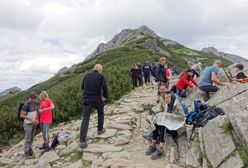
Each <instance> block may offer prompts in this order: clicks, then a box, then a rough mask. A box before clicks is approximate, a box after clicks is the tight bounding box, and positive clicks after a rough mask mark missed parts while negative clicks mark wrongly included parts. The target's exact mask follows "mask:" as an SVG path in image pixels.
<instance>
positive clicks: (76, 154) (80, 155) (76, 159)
mask: <svg viewBox="0 0 248 168" xmlns="http://www.w3.org/2000/svg"><path fill="white" fill-rule="evenodd" d="M82 157H83V152H81V151H78V152H76V153H75V154H74V155H73V157H72V158H71V160H70V162H72V163H74V162H76V161H78V160H80V159H82Z"/></svg>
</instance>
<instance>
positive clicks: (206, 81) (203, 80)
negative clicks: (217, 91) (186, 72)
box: [199, 66, 219, 86]
mask: <svg viewBox="0 0 248 168" xmlns="http://www.w3.org/2000/svg"><path fill="white" fill-rule="evenodd" d="M213 72H214V73H216V75H218V74H219V68H218V67H216V66H210V67H207V68H206V69H205V70H204V71H203V72H202V75H201V77H200V82H199V86H209V85H213V81H212V73H213Z"/></svg>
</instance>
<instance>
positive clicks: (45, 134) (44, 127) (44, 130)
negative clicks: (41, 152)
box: [40, 123, 50, 147]
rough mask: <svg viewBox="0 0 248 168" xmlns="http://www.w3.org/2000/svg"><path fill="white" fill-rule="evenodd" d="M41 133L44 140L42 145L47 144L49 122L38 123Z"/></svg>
mask: <svg viewBox="0 0 248 168" xmlns="http://www.w3.org/2000/svg"><path fill="white" fill-rule="evenodd" d="M40 127H41V131H42V135H43V140H44V147H48V146H49V127H50V124H46V123H41V124H40Z"/></svg>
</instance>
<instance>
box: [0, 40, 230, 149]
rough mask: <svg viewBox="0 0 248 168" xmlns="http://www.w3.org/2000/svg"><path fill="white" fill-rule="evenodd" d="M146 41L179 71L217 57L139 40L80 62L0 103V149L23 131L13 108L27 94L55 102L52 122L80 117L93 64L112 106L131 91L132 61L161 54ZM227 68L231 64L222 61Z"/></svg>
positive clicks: (153, 59) (156, 57) (210, 62)
mask: <svg viewBox="0 0 248 168" xmlns="http://www.w3.org/2000/svg"><path fill="white" fill-rule="evenodd" d="M148 40H153V41H155V42H156V44H157V46H159V47H160V48H162V49H163V50H166V51H167V52H168V53H169V54H170V56H169V57H168V56H167V62H168V63H169V64H172V65H176V66H178V67H179V69H184V68H186V67H187V66H188V62H187V61H186V60H185V58H186V59H191V60H196V59H202V60H201V62H203V65H204V66H207V65H210V64H212V62H213V60H214V59H216V58H217V57H216V56H214V55H211V54H207V53H203V52H200V51H195V50H191V49H189V48H187V47H184V46H182V45H180V44H175V45H165V44H164V43H163V42H164V41H163V40H162V39H160V38H154V37H145V38H142V39H138V40H137V39H132V40H131V41H129V42H127V43H126V45H124V46H122V47H120V48H116V49H113V50H110V51H107V52H104V53H101V54H99V55H97V56H95V57H94V58H91V59H89V60H87V61H85V62H82V63H79V64H78V65H77V67H76V69H75V70H73V71H69V72H68V73H67V76H65V77H58V76H55V77H52V78H51V79H49V80H47V81H45V82H42V83H39V84H37V85H35V86H33V87H31V88H30V89H28V90H26V91H23V92H21V93H19V94H17V95H15V96H13V97H11V98H9V99H6V100H4V101H2V102H0V146H1V145H5V144H8V143H9V140H10V139H11V138H13V137H14V138H17V137H18V135H22V134H20V133H21V132H22V130H23V128H22V125H21V123H19V122H17V120H16V109H17V107H18V104H19V101H20V100H25V98H26V96H27V94H28V92H30V91H36V92H37V93H40V92H41V91H42V90H46V91H47V92H48V94H49V95H50V97H51V99H52V100H53V101H54V104H55V106H56V109H55V110H54V123H59V122H62V121H68V120H70V119H72V118H75V117H80V116H81V114H82V91H81V89H80V83H81V79H82V78H83V76H84V74H85V73H86V72H87V71H90V70H92V68H93V66H94V65H95V64H96V63H100V64H102V65H103V66H104V75H105V76H106V78H107V83H108V86H109V93H110V97H109V99H108V100H107V103H113V102H114V101H115V100H118V99H119V98H120V97H121V96H123V95H125V94H126V93H128V92H129V91H130V90H131V79H130V75H129V71H130V67H131V65H132V63H134V62H137V61H138V62H141V63H143V62H145V61H149V62H150V63H154V62H155V61H156V60H158V58H159V57H160V56H166V55H163V54H162V53H161V52H160V51H155V52H154V51H151V50H150V49H149V48H147V47H144V45H143V44H144V43H146V42H147V41H148ZM222 61H223V62H224V65H225V66H227V65H229V64H230V63H231V62H230V61H227V60H224V59H223V60H222Z"/></svg>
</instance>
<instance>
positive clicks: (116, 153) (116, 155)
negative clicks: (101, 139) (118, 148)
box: [102, 151, 131, 159]
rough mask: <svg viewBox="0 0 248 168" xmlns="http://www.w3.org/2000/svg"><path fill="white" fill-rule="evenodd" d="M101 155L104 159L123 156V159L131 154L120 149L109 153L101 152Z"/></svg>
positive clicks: (128, 157)
mask: <svg viewBox="0 0 248 168" xmlns="http://www.w3.org/2000/svg"><path fill="white" fill-rule="evenodd" d="M102 157H103V158H104V159H109V158H123V159H130V158H131V154H130V153H129V152H127V151H122V152H109V153H103V154H102Z"/></svg>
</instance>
